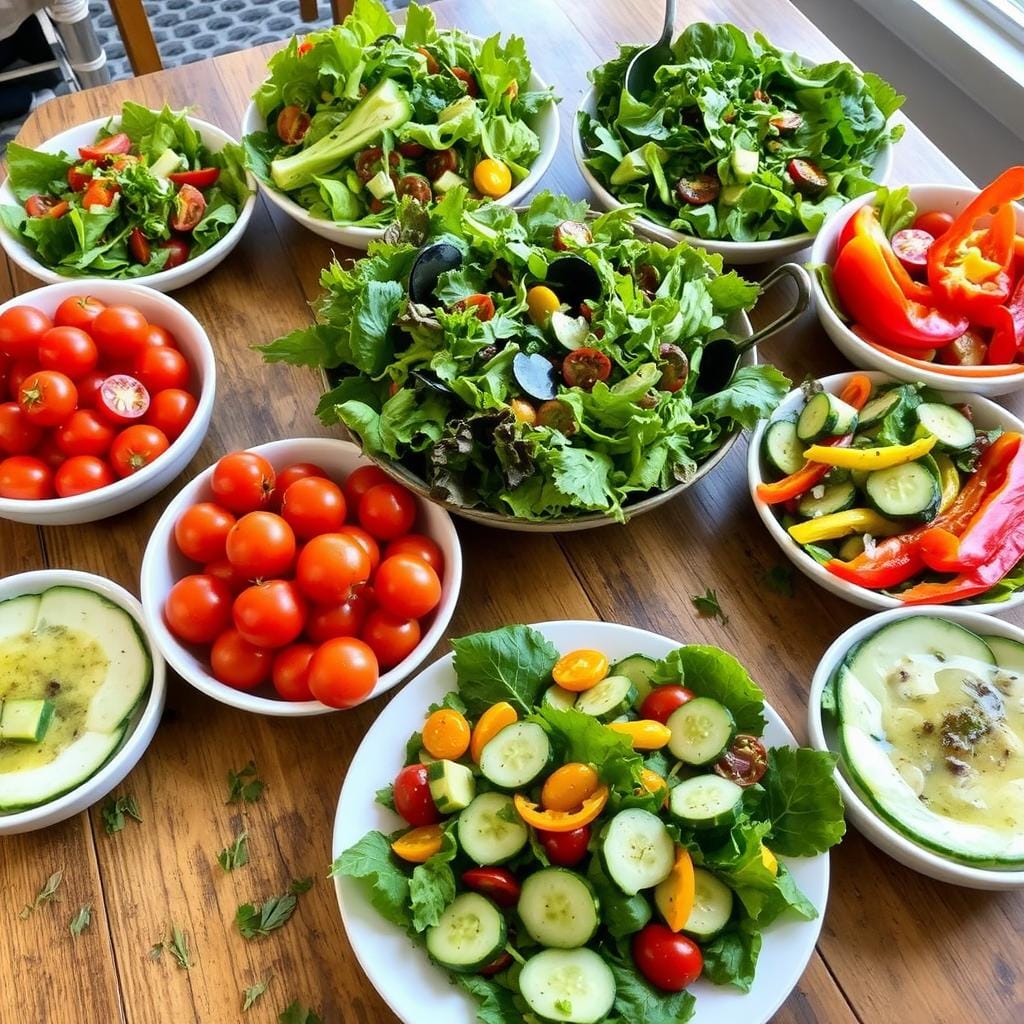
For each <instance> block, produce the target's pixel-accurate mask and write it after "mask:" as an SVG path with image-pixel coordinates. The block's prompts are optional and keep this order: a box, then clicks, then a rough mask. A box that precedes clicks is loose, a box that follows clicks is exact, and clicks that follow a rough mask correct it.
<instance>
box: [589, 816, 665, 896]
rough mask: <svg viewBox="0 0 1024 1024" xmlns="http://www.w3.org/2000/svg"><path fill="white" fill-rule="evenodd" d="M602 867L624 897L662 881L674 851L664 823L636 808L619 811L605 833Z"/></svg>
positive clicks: (602, 847)
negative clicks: (603, 865) (603, 864)
mask: <svg viewBox="0 0 1024 1024" xmlns="http://www.w3.org/2000/svg"><path fill="white" fill-rule="evenodd" d="M601 853H602V855H603V857H604V863H605V867H606V868H607V870H608V874H609V875H610V876H611V879H612V881H613V882H615V884H616V885H617V886H618V887H619V888H620V889H621V890H622V891H623V892H624V893H626V895H627V896H635V895H636V894H637V893H638V892H639V891H640V890H641V889H652V888H653V887H654V886H656V885H657V884H658V883H659V882H662V881H664V880H665V879H666V878H667V877H668V875H669V873H670V872H671V870H672V865H673V864H674V863H675V859H676V851H675V844H674V843H673V842H672V837H671V836H670V835H669V834H668V829H667V828H665V823H664V822H663V821H662V820H661V818H659V817H658V816H657V815H656V814H652V813H651V812H650V811H645V810H643V809H642V808H640V807H630V808H627V809H626V810H624V811H619V813H618V814H616V815H615V817H614V818H612V820H611V822H610V823H609V824H608V828H607V829H606V830H605V834H604V841H603V843H602V846H601Z"/></svg>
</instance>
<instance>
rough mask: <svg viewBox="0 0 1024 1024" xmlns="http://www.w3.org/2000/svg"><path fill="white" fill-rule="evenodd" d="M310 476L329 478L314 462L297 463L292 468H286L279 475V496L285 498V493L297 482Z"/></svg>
mask: <svg viewBox="0 0 1024 1024" xmlns="http://www.w3.org/2000/svg"><path fill="white" fill-rule="evenodd" d="M308 476H322V477H326V476H327V471H326V470H324V469H322V468H321V467H320V466H318V465H316V463H313V462H296V463H294V464H293V465H291V466H285V468H284V469H282V470H281V471H280V472H279V473H278V474H277V495H278V496H281V497H283V495H284V492H285V491H287V490H288V488H289V487H291V485H292V484H293V483H295V481H296V480H304V479H305V478H306V477H308Z"/></svg>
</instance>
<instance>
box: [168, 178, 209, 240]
mask: <svg viewBox="0 0 1024 1024" xmlns="http://www.w3.org/2000/svg"><path fill="white" fill-rule="evenodd" d="M205 213H206V197H205V196H204V195H203V193H202V192H200V191H199V189H197V188H196V187H195V186H194V185H182V186H181V188H179V189H178V192H177V195H175V197H174V207H173V210H172V212H171V227H172V228H174V230H175V231H185V232H188V231H191V230H192V229H193V228H194V227H195V226H196V225H197V224H198V223H199V222H200V221H201V220H202V219H203V214H205Z"/></svg>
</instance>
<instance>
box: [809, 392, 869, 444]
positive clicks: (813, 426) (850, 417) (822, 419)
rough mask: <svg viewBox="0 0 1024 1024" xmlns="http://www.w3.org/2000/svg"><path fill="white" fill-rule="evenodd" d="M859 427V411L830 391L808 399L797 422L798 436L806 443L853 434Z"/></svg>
mask: <svg viewBox="0 0 1024 1024" xmlns="http://www.w3.org/2000/svg"><path fill="white" fill-rule="evenodd" d="M856 426H857V410H856V409H854V408H853V406H852V405H848V404H847V403H846V402H844V401H843V400H842V399H841V398H839V397H837V396H836V395H833V394H830V393H829V392H828V391H819V392H818V393H817V394H816V395H812V396H811V398H810V399H808V401H807V404H806V405H805V406H804V407H803V409H802V410H801V412H800V416H799V417H798V418H797V421H796V436H797V438H798V439H799V440H801V441H804V442H810V441H817V440H819V439H820V438H823V437H833V436H835V435H836V434H851V433H853V431H854V429H855V428H856Z"/></svg>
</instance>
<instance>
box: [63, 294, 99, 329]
mask: <svg viewBox="0 0 1024 1024" xmlns="http://www.w3.org/2000/svg"><path fill="white" fill-rule="evenodd" d="M106 308H107V307H106V305H104V303H102V302H100V300H99V299H94V298H93V297H92V296H91V295H72V296H70V297H69V298H66V299H65V300H64V301H63V302H62V303H61V304H60V305H59V306H58V307H57V311H56V312H55V313H54V314H53V322H54V323H55V324H56V325H57V326H58V327H79V328H81V329H82V330H83V331H88V330H89V329H90V328H91V327H92V322H93V320H95V319H96V317H97V316H99V314H100V313H102V312H103V310H105V309H106Z"/></svg>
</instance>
